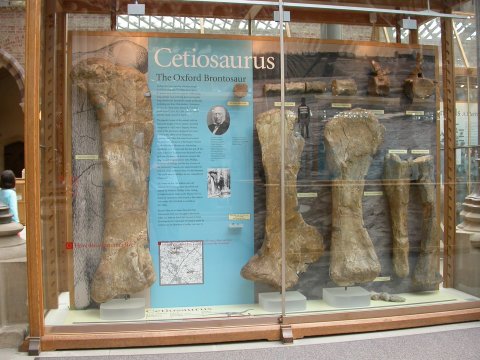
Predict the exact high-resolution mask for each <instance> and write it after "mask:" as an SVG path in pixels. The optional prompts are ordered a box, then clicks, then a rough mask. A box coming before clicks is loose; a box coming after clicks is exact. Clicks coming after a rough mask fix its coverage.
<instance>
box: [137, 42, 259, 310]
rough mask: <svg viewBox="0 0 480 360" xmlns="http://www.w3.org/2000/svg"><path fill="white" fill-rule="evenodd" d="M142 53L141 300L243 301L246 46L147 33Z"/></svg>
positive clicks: (248, 150)
mask: <svg viewBox="0 0 480 360" xmlns="http://www.w3.org/2000/svg"><path fill="white" fill-rule="evenodd" d="M148 52H149V61H148V63H149V70H148V81H149V87H150V91H151V96H152V106H153V114H154V127H155V135H154V141H153V145H152V153H151V160H150V186H149V236H150V249H151V254H152V257H153V261H154V264H155V266H156V270H157V281H156V283H155V284H154V285H153V286H152V287H151V306H152V307H176V306H182V307H183V306H205V305H228V304H245V303H252V302H253V300H254V292H253V283H252V282H250V281H247V280H244V279H243V278H242V277H241V275H240V270H241V268H242V267H243V265H245V264H246V263H247V261H248V260H249V259H250V257H251V256H252V255H253V250H254V246H253V236H254V235H253V221H254V217H253V96H252V91H253V75H252V74H253V69H252V66H253V64H252V61H253V60H252V44H251V42H250V41H243V40H238V41H236V40H213V39H186V38H150V39H149V50H148ZM132 166H133V164H132Z"/></svg>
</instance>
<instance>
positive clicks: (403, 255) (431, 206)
mask: <svg viewBox="0 0 480 360" xmlns="http://www.w3.org/2000/svg"><path fill="white" fill-rule="evenodd" d="M433 169H434V167H433V157H432V156H431V155H428V156H422V157H419V158H417V159H415V160H413V161H412V160H405V161H403V160H401V159H400V158H399V157H398V155H395V154H389V155H387V156H386V157H385V167H384V186H385V193H386V195H387V198H388V202H389V207H390V216H391V221H392V233H393V269H394V272H395V274H396V275H397V276H398V277H400V278H404V277H406V276H408V275H409V272H410V267H409V264H408V254H409V251H410V249H409V241H408V203H409V191H410V186H412V185H414V186H416V187H418V189H419V191H420V200H421V202H422V216H423V220H422V238H421V242H420V251H419V256H418V260H417V265H416V266H415V270H414V272H413V283H414V284H415V285H416V286H421V287H431V286H434V285H437V284H439V283H440V282H441V281H442V277H441V275H440V274H439V273H438V271H437V269H438V261H439V257H438V256H439V249H438V239H437V223H436V215H435V182H434V170H433Z"/></svg>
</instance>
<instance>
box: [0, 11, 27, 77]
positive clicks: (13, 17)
mask: <svg viewBox="0 0 480 360" xmlns="http://www.w3.org/2000/svg"><path fill="white" fill-rule="evenodd" d="M0 24H1V25H0V27H1V31H0V49H3V50H5V51H6V52H8V53H9V54H10V55H12V56H13V57H14V58H15V59H17V61H18V62H19V63H20V64H21V65H22V66H23V68H25V12H24V11H1V9H0Z"/></svg>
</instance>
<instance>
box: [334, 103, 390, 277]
mask: <svg viewBox="0 0 480 360" xmlns="http://www.w3.org/2000/svg"><path fill="white" fill-rule="evenodd" d="M384 133H385V128H384V127H383V125H381V124H380V123H379V122H378V120H377V119H376V118H375V117H374V116H373V115H372V113H370V112H368V111H366V110H362V109H354V110H351V111H346V112H343V113H340V114H338V115H336V116H335V117H334V118H333V119H331V120H330V121H329V122H327V125H326V126H325V140H326V150H327V163H328V165H329V167H330V169H331V170H333V172H334V175H335V178H334V180H333V188H332V245H331V251H330V252H331V260H330V277H331V278H332V280H333V281H334V282H335V283H337V284H338V285H340V286H350V285H353V284H356V283H365V282H369V281H372V280H373V279H375V278H376V277H377V276H378V274H379V272H380V263H379V261H378V258H377V254H376V253H375V249H374V248H373V244H372V240H371V239H370V236H369V235H368V233H367V230H366V229H365V227H364V224H363V211H362V196H363V187H364V184H365V180H364V177H365V175H366V174H367V172H368V168H369V167H370V164H371V162H372V157H373V155H374V154H375V153H376V152H377V150H378V148H379V146H380V144H382V143H383V139H384Z"/></svg>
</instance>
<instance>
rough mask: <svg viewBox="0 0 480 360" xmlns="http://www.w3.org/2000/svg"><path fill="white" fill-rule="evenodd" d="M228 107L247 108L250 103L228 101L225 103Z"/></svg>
mask: <svg viewBox="0 0 480 360" xmlns="http://www.w3.org/2000/svg"><path fill="white" fill-rule="evenodd" d="M227 105H228V106H248V105H250V103H249V102H248V101H229V102H227Z"/></svg>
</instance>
